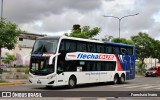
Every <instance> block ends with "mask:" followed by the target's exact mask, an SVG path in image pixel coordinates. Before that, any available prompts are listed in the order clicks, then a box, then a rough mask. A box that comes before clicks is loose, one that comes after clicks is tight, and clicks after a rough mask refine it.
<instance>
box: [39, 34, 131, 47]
mask: <svg viewBox="0 0 160 100" xmlns="http://www.w3.org/2000/svg"><path fill="white" fill-rule="evenodd" d="M55 38H56V39H60V38H61V39H71V40H79V41H86V42H94V43H104V44H108V45H115V46H125V47H134V46H133V45H129V44H122V43H114V42H103V41H99V40H89V39H83V38H75V37H67V36H46V37H41V38H38V39H55Z"/></svg>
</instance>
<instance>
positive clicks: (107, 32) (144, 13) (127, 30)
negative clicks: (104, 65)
mask: <svg viewBox="0 0 160 100" xmlns="http://www.w3.org/2000/svg"><path fill="white" fill-rule="evenodd" d="M3 1H4V5H3V6H4V8H3V9H4V11H3V17H4V18H7V19H8V20H10V21H13V22H15V23H17V24H18V25H19V27H20V28H21V29H22V30H26V31H27V32H30V33H36V34H48V35H62V34H64V33H66V32H69V31H70V30H71V29H72V26H73V25H74V24H80V25H81V26H86V25H87V26H91V27H100V28H101V32H100V33H99V36H98V38H102V37H104V36H114V37H118V36H119V35H118V32H119V31H118V19H115V18H109V17H103V16H104V15H107V16H116V17H119V18H121V17H123V16H126V15H133V14H136V13H139V15H137V16H130V17H126V18H124V19H122V21H121V37H124V38H129V37H130V36H132V35H137V34H138V32H146V33H148V34H150V36H152V37H153V38H156V39H160V34H159V33H160V0H3Z"/></svg>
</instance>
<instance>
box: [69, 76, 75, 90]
mask: <svg viewBox="0 0 160 100" xmlns="http://www.w3.org/2000/svg"><path fill="white" fill-rule="evenodd" d="M76 82H77V81H76V77H75V76H71V77H70V78H69V81H68V88H70V89H71V88H74V87H75V86H76Z"/></svg>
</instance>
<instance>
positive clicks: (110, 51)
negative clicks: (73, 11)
mask: <svg viewBox="0 0 160 100" xmlns="http://www.w3.org/2000/svg"><path fill="white" fill-rule="evenodd" d="M135 55H136V52H135V47H134V46H131V45H128V44H120V43H113V42H102V41H97V40H88V39H81V38H73V37H66V36H59V37H43V38H39V39H37V40H36V41H35V44H34V46H33V49H32V52H31V58H30V72H29V81H30V82H31V83H33V84H37V85H45V86H47V87H50V86H62V85H67V86H68V87H70V88H73V87H75V86H76V85H78V84H86V83H97V82H113V83H114V84H117V83H124V82H125V80H130V79H134V78H135V59H136V57H135Z"/></svg>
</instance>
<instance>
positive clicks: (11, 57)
mask: <svg viewBox="0 0 160 100" xmlns="http://www.w3.org/2000/svg"><path fill="white" fill-rule="evenodd" d="M6 56H7V57H6V58H4V59H3V60H2V61H3V62H4V63H5V64H8V65H10V66H11V62H13V61H15V60H16V57H15V55H12V54H9V53H6Z"/></svg>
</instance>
